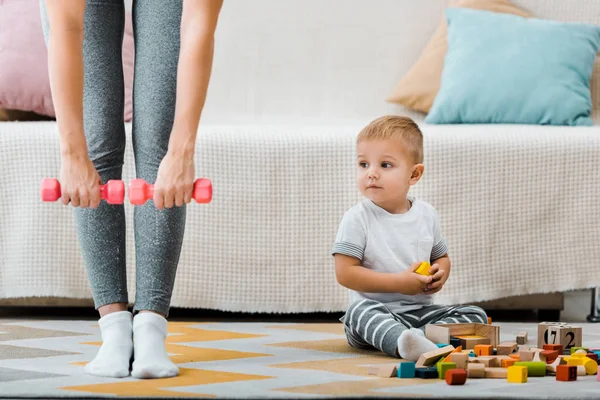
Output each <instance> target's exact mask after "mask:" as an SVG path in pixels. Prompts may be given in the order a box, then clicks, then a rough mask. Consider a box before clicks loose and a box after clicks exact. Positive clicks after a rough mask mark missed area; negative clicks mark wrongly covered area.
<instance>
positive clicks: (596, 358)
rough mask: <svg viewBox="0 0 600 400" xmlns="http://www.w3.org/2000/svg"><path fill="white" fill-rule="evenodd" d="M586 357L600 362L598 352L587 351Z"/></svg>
mask: <svg viewBox="0 0 600 400" xmlns="http://www.w3.org/2000/svg"><path fill="white" fill-rule="evenodd" d="M586 357H587V358H591V359H592V360H594V361H596V363H597V362H598V354H596V353H587V355H586Z"/></svg>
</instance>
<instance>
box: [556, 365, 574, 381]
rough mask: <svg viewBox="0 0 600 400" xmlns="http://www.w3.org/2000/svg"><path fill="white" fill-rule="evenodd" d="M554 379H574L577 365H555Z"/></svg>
mask: <svg viewBox="0 0 600 400" xmlns="http://www.w3.org/2000/svg"><path fill="white" fill-rule="evenodd" d="M556 380H557V381H564V382H568V381H576V380H577V367H576V366H575V365H559V366H558V367H556Z"/></svg>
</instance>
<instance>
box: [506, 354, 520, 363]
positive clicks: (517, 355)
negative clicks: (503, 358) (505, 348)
mask: <svg viewBox="0 0 600 400" xmlns="http://www.w3.org/2000/svg"><path fill="white" fill-rule="evenodd" d="M508 356H509V357H510V358H513V359H515V360H517V361H521V356H520V355H519V353H512V354H509V355H508Z"/></svg>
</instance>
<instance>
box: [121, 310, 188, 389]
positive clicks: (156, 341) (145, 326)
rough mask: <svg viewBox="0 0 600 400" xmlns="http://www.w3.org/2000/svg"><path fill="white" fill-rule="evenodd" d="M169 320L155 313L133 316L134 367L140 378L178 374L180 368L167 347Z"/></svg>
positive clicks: (136, 376)
mask: <svg viewBox="0 0 600 400" xmlns="http://www.w3.org/2000/svg"><path fill="white" fill-rule="evenodd" d="M166 338H167V320H166V319H165V318H164V317H162V316H160V315H158V314H155V313H151V312H146V313H139V314H137V315H136V316H135V317H134V318H133V349H134V350H133V357H134V361H133V367H132V370H131V376H133V377H134V378H138V379H144V378H168V377H171V376H177V375H178V374H179V368H178V367H177V366H176V365H175V364H173V362H172V361H171V360H169V356H168V355H167V350H166V348H165V339H166Z"/></svg>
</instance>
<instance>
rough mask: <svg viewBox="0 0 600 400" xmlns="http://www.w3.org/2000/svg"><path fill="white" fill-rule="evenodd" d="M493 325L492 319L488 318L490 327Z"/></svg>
mask: <svg viewBox="0 0 600 400" xmlns="http://www.w3.org/2000/svg"><path fill="white" fill-rule="evenodd" d="M491 324H492V317H488V325H491Z"/></svg>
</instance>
